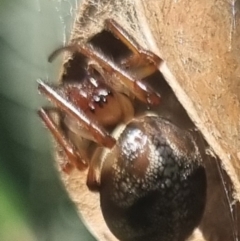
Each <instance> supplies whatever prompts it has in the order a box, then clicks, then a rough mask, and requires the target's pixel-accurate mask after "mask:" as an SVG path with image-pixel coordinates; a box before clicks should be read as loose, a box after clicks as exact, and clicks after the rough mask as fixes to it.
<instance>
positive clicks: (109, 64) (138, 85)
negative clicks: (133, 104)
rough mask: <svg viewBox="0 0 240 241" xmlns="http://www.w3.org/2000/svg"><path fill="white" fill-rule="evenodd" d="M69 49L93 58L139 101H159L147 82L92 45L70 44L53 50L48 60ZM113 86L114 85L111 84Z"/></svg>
mask: <svg viewBox="0 0 240 241" xmlns="http://www.w3.org/2000/svg"><path fill="white" fill-rule="evenodd" d="M62 51H70V52H76V51H77V52H79V53H81V54H83V55H85V56H86V57H88V58H89V59H91V60H94V61H95V62H96V63H98V64H99V65H100V66H101V67H102V68H103V69H104V71H106V72H107V73H108V75H109V76H112V77H113V78H114V79H118V80H119V81H121V82H122V83H123V85H125V86H126V88H127V89H129V90H130V92H132V93H133V94H134V95H135V96H136V97H137V98H138V99H140V100H141V101H143V102H145V103H147V104H151V105H157V104H159V102H160V95H159V94H158V93H157V92H156V91H154V90H153V89H152V88H151V87H150V86H149V85H148V84H147V83H145V82H143V81H142V80H141V79H136V78H135V77H133V76H132V75H131V74H130V73H128V72H127V71H125V70H124V69H123V68H121V67H120V66H118V65H116V64H115V63H114V62H113V61H112V60H110V59H108V58H106V57H105V56H104V54H102V53H100V52H98V51H97V50H96V49H94V48H93V46H91V45H89V44H86V45H70V46H66V47H63V48H60V49H57V50H56V51H54V52H53V53H52V54H51V56H50V57H49V61H52V60H53V59H54V58H55V57H56V56H57V55H58V54H59V53H60V52H62ZM107 84H108V85H111V81H109V82H107ZM111 87H112V88H114V86H111Z"/></svg>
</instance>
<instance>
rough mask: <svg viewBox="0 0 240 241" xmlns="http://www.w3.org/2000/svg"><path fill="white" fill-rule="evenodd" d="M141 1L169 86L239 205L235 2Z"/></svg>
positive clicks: (239, 21)
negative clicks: (228, 180)
mask: <svg viewBox="0 0 240 241" xmlns="http://www.w3.org/2000/svg"><path fill="white" fill-rule="evenodd" d="M140 2H141V3H140ZM140 2H139V1H138V4H139V5H138V13H139V14H138V15H139V16H140V18H142V21H143V22H145V23H144V24H146V25H147V27H149V28H150V31H151V34H152V36H153V38H154V44H156V45H155V46H153V45H154V44H152V48H155V52H158V53H159V55H160V56H161V57H162V58H163V60H164V61H165V62H166V65H167V67H168V68H169V70H170V72H171V74H172V78H167V79H168V82H169V84H170V85H171V87H172V89H173V90H174V92H175V94H176V95H177V97H178V99H179V101H180V102H181V103H182V105H183V106H184V108H185V109H186V110H187V112H188V113H189V115H190V117H191V119H192V120H193V121H194V122H195V124H196V126H197V127H198V128H199V129H200V130H201V132H202V133H203V135H204V137H205V138H206V140H207V141H208V143H209V145H210V146H211V147H212V148H213V150H214V152H215V153H216V154H217V155H218V156H219V157H220V159H221V161H222V165H223V168H224V169H225V170H226V171H227V173H228V175H229V176H230V177H231V180H232V182H233V184H234V187H235V197H236V198H237V199H238V200H240V183H239V181H240V152H239V150H240V67H239V66H240V59H239V54H240V12H239V10H240V3H239V1H231V0H229V1H225V0H202V1H195V0H190V1H189V0H178V1H177V0H170V1H169V0H166V1H165V0H163V1H160V0H150V1H140ZM143 17H144V18H145V20H144V19H143ZM148 37H149V38H151V36H148ZM149 42H150V41H149ZM152 43H153V42H152ZM166 74H167V73H166Z"/></svg>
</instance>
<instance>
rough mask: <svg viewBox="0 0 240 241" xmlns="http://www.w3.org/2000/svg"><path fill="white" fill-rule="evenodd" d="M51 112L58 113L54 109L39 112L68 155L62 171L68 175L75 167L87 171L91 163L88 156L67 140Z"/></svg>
mask: <svg viewBox="0 0 240 241" xmlns="http://www.w3.org/2000/svg"><path fill="white" fill-rule="evenodd" d="M50 112H57V110H56V109H54V108H41V109H40V110H39V111H38V115H39V116H40V117H41V119H42V120H43V122H44V123H45V125H46V127H47V128H48V129H49V130H50V132H51V133H52V135H53V137H54V139H55V140H56V141H57V143H58V144H59V145H60V146H61V147H62V148H63V150H64V151H65V153H66V156H67V158H68V160H67V161H66V162H65V163H64V164H63V165H62V170H63V171H64V172H66V173H70V172H71V170H72V169H73V168H74V167H76V168H78V169H79V170H85V169H86V168H87V167H88V163H89V161H88V160H87V158H86V155H84V154H83V153H79V151H78V150H77V148H76V147H75V146H74V145H73V144H72V142H71V141H70V140H68V139H67V138H66V136H65V135H64V133H63V132H62V131H61V129H60V128H59V126H58V125H57V124H56V123H55V121H54V120H53V119H52V117H51V115H50Z"/></svg>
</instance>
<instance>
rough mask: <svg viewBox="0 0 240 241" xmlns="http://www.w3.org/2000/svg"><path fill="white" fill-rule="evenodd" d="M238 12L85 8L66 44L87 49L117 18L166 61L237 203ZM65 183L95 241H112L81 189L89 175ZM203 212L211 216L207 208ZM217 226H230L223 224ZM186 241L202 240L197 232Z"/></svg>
mask: <svg viewBox="0 0 240 241" xmlns="http://www.w3.org/2000/svg"><path fill="white" fill-rule="evenodd" d="M238 9H239V5H237V2H235V5H234V1H225V0H218V1H217V0H215V1H214V0H201V1H194V0H170V1H169V0H166V1H164V0H161V1H160V0H148V1H145V0H142V1H141V0H135V1H133V0H124V1H114V0H113V1H109V0H101V1H99V0H84V1H83V3H82V5H81V7H80V10H79V14H78V16H77V18H76V22H75V25H74V29H73V33H72V37H71V40H70V41H71V42H73V43H76V42H77V43H83V42H85V41H87V40H88V39H89V38H90V37H92V36H94V35H95V34H96V33H99V32H101V30H102V28H103V24H104V20H105V19H106V18H114V19H115V20H116V21H118V22H119V23H121V25H122V26H123V27H124V28H125V29H126V30H127V31H129V32H130V33H131V34H132V35H133V36H134V37H135V39H136V40H138V42H139V43H140V44H141V45H142V46H144V47H146V48H149V49H151V50H153V51H154V52H155V53H157V54H159V55H160V57H162V58H163V60H164V61H165V62H164V64H162V65H161V66H160V70H161V71H162V73H163V74H164V76H165V78H166V79H167V81H168V83H169V84H170V86H171V88H172V89H173V91H174V92H175V94H176V96H177V97H178V99H179V101H180V102H181V103H182V105H183V106H184V108H185V109H186V111H187V112H188V114H189V116H190V117H191V119H192V120H193V121H194V123H195V124H196V126H197V127H198V128H199V129H200V131H201V132H202V133H203V135H204V137H205V138H206V140H207V141H208V143H209V145H210V146H211V147H212V149H213V151H214V152H215V154H216V155H218V156H219V157H220V159H221V164H222V166H223V168H224V169H225V170H226V171H227V173H228V175H229V177H230V178H231V181H232V183H233V184H234V188H235V197H236V198H237V199H238V200H240V184H239V180H240V179H239V178H240V153H239V150H240V140H239V138H240V135H239V134H240V67H239V66H240V63H239V62H240V59H239V54H240V26H239V24H240V16H239V12H238ZM149 30H150V31H149ZM68 57H71V56H66V58H65V61H67V59H68ZM64 71H65V68H63V72H64ZM58 159H59V157H58ZM214 175H215V174H214ZM62 178H63V181H64V183H65V185H66V188H67V190H68V192H69V194H70V196H71V198H72V200H73V201H74V202H75V203H76V206H77V208H78V210H79V211H80V213H81V215H82V216H83V218H84V220H85V221H86V223H87V226H89V227H90V229H91V230H92V232H93V233H94V234H95V235H96V237H97V238H98V239H99V240H106V241H111V240H116V239H115V238H114V237H113V235H112V234H111V233H110V231H109V230H108V228H107V227H106V225H105V222H104V220H103V218H102V214H101V211H100V207H99V197H98V195H97V194H92V193H90V192H89V191H88V189H87V187H86V185H85V182H86V173H85V172H83V173H79V172H78V171H74V172H73V173H71V175H65V174H64V173H62ZM213 179H214V181H213V182H212V183H214V182H215V180H217V183H218V184H217V185H218V187H220V186H219V185H220V184H221V178H219V176H218V177H217V178H213ZM209 183H211V182H209ZM214 185H215V184H214ZM212 190H216V189H215V187H214V186H212V187H211V188H210V189H209V191H208V193H210V194H211V192H212ZM220 192H222V191H219V193H220ZM223 195H224V194H223ZM216 197H217V196H216ZM216 197H215V198H213V199H211V200H210V199H209V200H210V201H209V203H211V204H213V205H214V206H215V207H217V206H216V205H215V202H216V200H217V199H219V198H218V197H217V198H216ZM219 208H220V209H221V205H220V206H219ZM215 209H216V208H215ZM208 210H210V211H211V210H212V209H211V207H208ZM221 210H222V209H221ZM215 211H216V212H218V210H215ZM220 212H221V211H220ZM208 215H210V216H211V217H212V216H213V214H212V213H211V212H210V213H209V214H208V213H206V215H205V216H206V218H205V219H206V220H208ZM206 223H207V222H206ZM209 223H210V224H209V225H215V228H214V230H213V231H212V233H211V234H209V235H208V237H210V238H209V239H208V240H230V239H228V237H229V236H226V237H227V238H223V239H218V238H213V237H214V233H217V232H218V229H219V228H220V229H221V227H220V226H218V224H216V223H213V224H212V223H211V222H209ZM222 225H223V226H227V225H231V224H229V221H228V220H227V219H226V220H225V222H223V224H222ZM189 240H194V241H203V240H205V239H204V238H203V237H202V234H201V232H199V230H196V232H195V233H194V234H193V237H191V238H190V239H189Z"/></svg>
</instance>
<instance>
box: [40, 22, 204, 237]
mask: <svg viewBox="0 0 240 241" xmlns="http://www.w3.org/2000/svg"><path fill="white" fill-rule="evenodd" d="M105 30H106V31H109V32H111V33H112V34H113V35H114V36H115V37H116V38H117V39H119V40H120V41H121V42H122V43H123V44H124V45H126V47H127V48H128V49H129V50H130V54H129V55H128V56H126V57H124V58H122V59H121V60H120V61H118V62H116V61H114V60H113V59H111V58H109V57H107V56H106V55H105V54H104V52H101V51H100V50H99V49H97V48H95V47H94V46H93V45H91V44H90V43H86V44H82V45H79V44H73V45H69V46H66V47H63V48H60V49H58V50H56V51H54V52H53V54H52V55H51V56H50V58H49V60H50V61H52V60H53V59H54V58H55V57H56V56H57V55H58V54H59V53H61V52H62V51H70V52H72V53H76V52H77V53H80V54H81V55H83V56H85V58H86V59H87V64H86V68H85V78H84V79H83V80H82V81H81V82H74V81H73V82H68V83H62V84H60V85H58V86H54V85H49V84H47V83H46V82H44V81H42V80H39V81H38V84H39V86H38V88H39V91H40V93H41V94H44V95H45V96H46V97H47V98H48V99H49V100H50V101H51V102H52V103H53V104H54V105H55V107H45V108H41V109H40V110H39V116H40V117H41V119H42V120H43V122H44V123H45V125H46V126H47V128H48V129H49V131H50V132H51V133H52V135H53V137H54V139H55V140H56V141H57V143H58V144H59V145H60V146H61V148H62V149H63V150H64V152H65V154H66V160H65V163H64V164H63V165H62V169H63V170H64V171H65V172H67V173H69V172H71V170H72V169H73V168H77V169H78V170H79V171H81V170H84V169H86V168H88V175H87V181H86V184H87V186H88V188H89V189H90V190H91V191H95V192H99V194H100V202H101V209H102V213H103V216H104V219H105V221H106V223H107V225H108V227H109V229H110V230H111V232H112V233H113V234H114V235H115V236H116V237H117V238H118V239H119V240H121V241H142V240H144V241H145V240H149V241H155V240H156V241H159V240H164V241H183V240H185V239H186V238H187V237H188V236H189V235H190V234H191V233H192V231H193V229H194V228H195V227H196V226H197V225H198V224H199V222H200V220H201V217H202V214H203V211H204V206H205V199H206V174H205V168H204V164H203V163H204V160H203V159H204V157H203V155H202V153H201V151H200V149H199V147H198V144H197V142H196V140H195V137H194V135H193V134H192V133H191V132H190V131H187V130H183V129H181V128H180V127H178V126H177V125H175V124H173V123H172V122H171V121H169V120H167V119H165V118H162V117H161V116H159V114H158V113H157V112H153V113H152V112H147V111H146V112H143V113H141V114H139V113H138V114H136V112H137V111H136V110H137V109H138V105H141V106H146V108H145V109H146V110H147V109H149V107H150V108H151V106H159V104H160V100H161V97H160V94H159V93H158V92H157V91H155V90H154V88H152V87H151V85H150V84H149V83H147V82H146V81H145V77H147V76H149V75H151V74H153V73H154V72H155V71H157V70H158V66H159V64H160V63H161V61H162V60H161V59H160V58H159V57H158V56H156V55H155V54H154V53H152V52H150V51H147V50H145V49H143V48H142V47H141V46H140V45H139V44H138V43H137V41H135V40H134V39H133V38H132V37H131V36H130V35H129V34H128V32H127V31H126V30H125V29H123V28H122V27H121V26H120V25H119V24H118V23H117V22H115V21H114V20H113V19H107V20H106V21H105ZM156 81H157V80H156ZM136 103H137V104H136ZM53 113H57V114H58V115H59V116H61V118H62V119H63V122H64V124H65V126H66V128H67V133H68V134H66V131H63V130H62V129H61V127H60V126H59V125H58V124H57V123H56V122H55V120H54V118H53V116H52V114H53ZM79 175H81V173H79Z"/></svg>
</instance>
